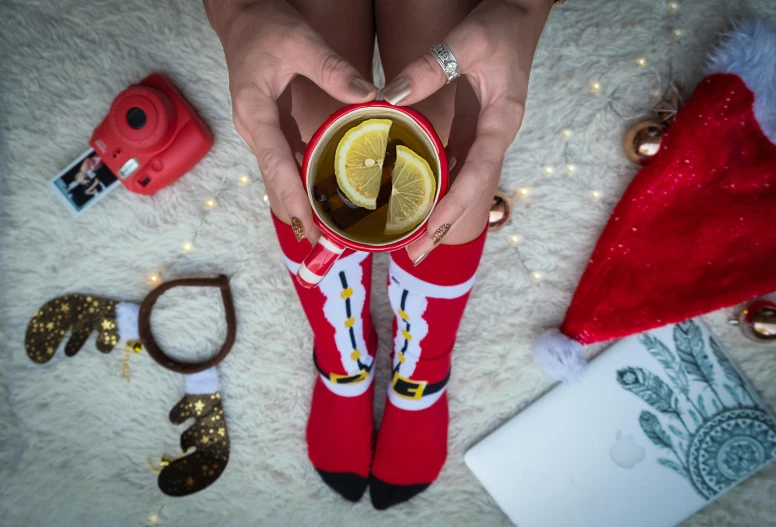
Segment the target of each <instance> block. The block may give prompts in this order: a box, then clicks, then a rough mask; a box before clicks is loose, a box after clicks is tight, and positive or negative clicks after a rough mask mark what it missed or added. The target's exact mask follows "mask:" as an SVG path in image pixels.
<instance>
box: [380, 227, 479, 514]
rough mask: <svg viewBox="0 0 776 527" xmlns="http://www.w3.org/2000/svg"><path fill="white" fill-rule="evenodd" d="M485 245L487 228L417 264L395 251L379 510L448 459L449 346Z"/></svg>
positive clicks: (422, 485)
mask: <svg viewBox="0 0 776 527" xmlns="http://www.w3.org/2000/svg"><path fill="white" fill-rule="evenodd" d="M484 244H485V232H483V233H482V235H481V236H480V237H479V238H477V239H476V240H474V241H472V242H470V243H467V244H464V245H442V246H439V247H437V248H436V249H434V250H433V251H432V252H431V254H429V255H428V257H427V258H426V259H425V260H424V261H423V262H422V263H420V264H419V265H418V266H417V267H413V265H412V262H411V261H410V259H409V258H408V257H407V253H406V251H396V252H395V253H392V254H391V264H390V270H389V273H388V296H389V298H390V301H391V306H392V308H393V311H394V314H395V318H394V324H393V326H394V335H395V338H394V351H393V376H392V380H391V385H390V386H389V387H388V401H387V402H386V405H385V414H384V415H383V421H382V425H381V426H380V431H379V434H378V437H377V445H376V448H375V456H374V460H373V462H372V474H371V476H370V481H369V487H370V494H371V496H372V504H373V505H374V506H375V508H377V509H386V508H388V507H390V506H391V505H395V504H397V503H401V502H403V501H407V500H409V499H410V498H412V497H413V496H415V495H416V494H418V493H419V492H422V491H423V490H425V489H426V488H427V487H428V486H429V485H430V484H431V483H432V482H433V481H434V480H435V479H436V477H437V476H438V475H439V471H440V470H441V469H442V465H444V462H445V458H446V457H447V425H448V410H447V395H446V393H445V390H446V388H447V381H448V379H449V378H450V353H451V352H452V350H453V344H454V343H455V334H456V332H457V331H458V326H459V324H460V322H461V317H462V316H463V312H464V309H465V308H466V302H467V301H468V299H469V292H470V291H471V288H472V286H473V285H474V275H475V272H476V270H477V265H478V264H479V261H480V256H482V249H483V246H484Z"/></svg>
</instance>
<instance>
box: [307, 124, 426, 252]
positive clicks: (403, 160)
mask: <svg viewBox="0 0 776 527" xmlns="http://www.w3.org/2000/svg"><path fill="white" fill-rule="evenodd" d="M380 117H382V116H380ZM386 117H389V119H385V118H383V119H379V120H378V119H375V116H374V115H365V116H362V117H360V118H356V119H354V120H352V121H350V122H348V123H346V124H345V125H344V126H342V127H341V128H339V129H338V130H337V131H336V133H333V134H332V135H331V136H330V137H328V138H326V142H325V144H321V145H319V148H320V153H319V154H318V156H317V159H316V160H315V162H314V164H313V165H312V166H310V167H309V169H311V170H313V171H314V174H313V177H312V178H311V180H312V189H311V195H312V203H313V206H314V207H315V208H316V211H317V213H318V214H319V216H320V217H321V219H323V220H324V221H326V222H327V223H328V224H329V225H330V226H331V227H333V228H335V229H336V230H338V231H340V232H341V233H342V234H343V235H344V236H346V237H347V238H349V239H352V240H355V241H359V242H362V243H368V244H370V245H386V244H390V243H392V242H395V241H397V240H400V239H402V238H405V237H407V236H408V235H410V234H412V232H414V231H415V230H416V229H417V227H418V226H419V225H420V224H422V221H423V219H425V217H426V216H427V215H428V212H429V211H430V209H431V206H432V205H433V201H434V199H435V194H436V189H437V187H438V185H439V173H438V162H437V160H436V159H435V157H434V156H433V155H432V154H431V150H430V145H429V144H428V140H427V139H425V140H424V138H423V136H422V135H421V134H420V133H418V132H417V131H416V130H414V129H413V128H412V127H411V125H410V124H409V123H407V122H405V121H404V120H402V119H390V117H392V116H386ZM372 123H375V125H374V126H372ZM361 125H365V126H367V127H370V126H371V127H372V128H374V129H375V130H376V132H375V133H376V134H377V133H382V135H381V136H379V137H375V138H370V139H373V142H377V143H378V145H377V146H378V148H377V149H378V150H379V149H380V148H379V147H380V146H382V147H383V148H384V154H381V153H378V154H369V155H367V154H364V155H363V156H362V157H363V162H361V158H359V162H360V164H361V163H362V164H363V168H364V169H365V170H366V169H369V172H371V174H372V175H373V176H374V180H373V181H372V183H373V188H372V194H371V200H370V199H355V198H361V197H362V196H360V195H356V196H354V195H353V193H354V192H356V190H355V189H354V188H349V187H347V186H346V188H345V189H343V188H342V187H343V185H342V184H338V178H342V177H344V176H343V174H342V167H343V166H344V165H343V164H342V163H340V172H339V173H337V174H336V175H335V171H336V170H335V162H336V161H337V151H338V146H339V145H340V143H341V142H342V141H343V138H345V142H346V143H348V145H350V143H353V140H352V139H350V138H346V134H348V133H349V132H350V131H352V130H354V129H356V128H364V127H363V126H361ZM388 127H389V131H388V136H387V143H383V144H382V145H379V140H380V139H382V140H385V134H384V132H383V131H384V130H385V129H386V128H388ZM349 135H353V134H352V133H351V134H349ZM361 135H365V134H363V133H362V134H361ZM367 146H372V147H374V146H375V145H374V144H369V145H367ZM353 148H354V149H357V148H358V147H357V146H354V147H353ZM360 151H369V152H374V151H375V148H371V149H370V148H365V147H361V150H360ZM360 151H357V152H356V154H358V153H359V152H360ZM397 151H398V157H399V162H398V163H397ZM381 155H382V158H380V156H381ZM373 158H376V159H373ZM357 168H362V167H361V166H359V167H357ZM395 170H396V172H395V173H394V171H395ZM416 171H419V172H422V173H425V174H427V175H429V177H430V178H433V181H430V183H431V184H430V185H429V184H426V185H425V186H423V184H422V182H416V181H415V180H414V179H413V178H414V173H415V172H416ZM394 176H395V177H394ZM377 177H379V190H378V185H377V180H376V178H377ZM340 183H343V181H342V179H340ZM345 185H347V183H346V182H345ZM410 185H412V188H411V189H409V190H406V191H404V192H403V189H408V188H409V187H410ZM416 187H417V188H419V189H421V191H423V192H426V193H430V195H429V196H425V199H421V198H422V196H421V198H419V197H418V191H416ZM349 195H350V196H351V197H353V198H354V199H349V197H348V196H349ZM392 196H393V200H394V201H392ZM407 198H409V200H408V199H407ZM419 199H420V200H421V201H423V203H427V204H426V205H425V206H424V208H423V209H422V210H420V211H419V213H420V214H421V217H418V218H415V219H414V220H409V221H408V222H405V223H404V226H402V225H398V226H397V225H396V224H391V222H392V221H395V220H396V217H398V216H399V215H398V214H397V212H396V211H397V210H399V209H400V207H401V206H406V203H408V202H409V201H412V200H415V201H417V200H419ZM354 201H357V202H358V205H357V204H355V203H353V202H354ZM389 203H392V205H391V206H392V207H393V209H392V211H393V212H392V214H391V215H390V217H389ZM359 205H361V206H359ZM389 220H390V221H389Z"/></svg>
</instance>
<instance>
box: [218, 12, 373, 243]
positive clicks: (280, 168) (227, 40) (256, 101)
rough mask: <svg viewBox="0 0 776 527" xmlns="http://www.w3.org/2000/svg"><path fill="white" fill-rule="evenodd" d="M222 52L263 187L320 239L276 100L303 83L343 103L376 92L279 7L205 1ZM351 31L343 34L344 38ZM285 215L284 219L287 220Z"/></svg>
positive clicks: (240, 126) (236, 114) (238, 119)
mask: <svg viewBox="0 0 776 527" xmlns="http://www.w3.org/2000/svg"><path fill="white" fill-rule="evenodd" d="M204 3H205V11H206V12H207V16H208V19H209V20H210V24H211V25H212V26H213V29H215V31H216V33H217V34H218V37H219V39H220V40H221V44H222V45H223V47H224V55H225V56H226V65H227V68H228V70H229V91H230V92H231V95H232V114H233V118H234V124H235V127H236V128H237V132H238V133H239V134H240V135H241V136H242V138H243V139H244V140H245V141H246V142H247V143H248V145H249V146H250V147H251V149H252V150H253V153H254V154H255V155H256V158H257V159H258V161H259V168H260V169H261V174H262V176H263V178H264V182H265V185H266V186H267V188H268V190H269V191H270V192H273V193H274V194H275V196H277V198H278V201H279V202H280V206H282V207H283V209H284V210H283V211H276V212H277V213H278V214H279V215H280V216H281V219H284V218H282V216H285V219H292V223H296V222H294V221H293V218H296V219H298V220H299V221H301V223H302V226H303V229H304V233H305V236H308V237H310V236H311V235H312V237H315V226H314V223H313V219H312V211H311V210H310V205H309V201H308V199H307V194H306V193H305V191H304V187H303V186H302V181H301V178H300V177H299V170H298V168H297V164H296V162H295V160H294V152H292V150H291V148H290V146H289V144H288V141H287V140H286V138H285V136H284V135H283V132H282V131H281V128H280V117H279V112H278V107H277V103H276V101H277V99H278V97H280V95H281V94H282V93H283V91H284V90H285V89H286V87H287V86H288V84H289V83H290V82H291V80H292V79H293V78H294V77H295V76H296V75H303V76H305V77H307V78H308V79H310V80H311V81H313V82H314V83H315V84H317V85H318V86H319V87H320V88H321V89H323V90H324V91H326V92H327V93H328V94H329V95H331V96H332V97H334V98H335V99H337V100H339V101H341V102H343V103H359V102H366V101H370V100H372V99H374V97H375V95H376V94H377V88H375V86H374V85H373V84H372V83H370V82H368V81H366V80H365V79H363V78H362V77H361V75H359V73H358V72H357V71H356V69H355V68H354V67H353V66H351V65H350V64H349V63H348V62H347V61H345V60H344V59H343V58H342V57H340V56H339V55H337V54H336V53H335V52H334V51H332V50H331V48H330V47H329V46H328V45H327V44H326V42H324V41H323V39H322V38H321V37H320V36H319V35H318V34H317V33H316V32H315V31H313V30H312V29H311V28H310V27H309V26H308V24H307V23H306V22H305V20H304V19H303V18H302V17H301V15H300V14H299V13H298V12H297V11H296V10H295V9H294V8H293V7H292V6H290V5H289V4H288V3H286V2H284V1H281V0H253V1H246V0H204ZM346 30H347V28H343V31H346ZM283 213H285V214H283Z"/></svg>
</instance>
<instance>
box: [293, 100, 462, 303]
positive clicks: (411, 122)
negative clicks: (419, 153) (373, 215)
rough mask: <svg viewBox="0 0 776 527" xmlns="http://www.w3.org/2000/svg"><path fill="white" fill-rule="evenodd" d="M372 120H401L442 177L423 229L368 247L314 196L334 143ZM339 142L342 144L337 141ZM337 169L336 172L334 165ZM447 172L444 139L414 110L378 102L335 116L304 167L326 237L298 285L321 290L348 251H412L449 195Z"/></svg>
mask: <svg viewBox="0 0 776 527" xmlns="http://www.w3.org/2000/svg"><path fill="white" fill-rule="evenodd" d="M366 119H391V120H392V121H394V122H395V123H396V122H399V123H402V124H403V125H405V127H406V128H408V129H409V131H410V133H411V134H412V135H413V136H414V137H415V138H416V139H417V140H419V141H420V143H421V144H422V145H423V146H424V147H425V149H426V150H427V151H428V152H429V153H430V157H431V158H430V159H427V161H428V162H429V165H430V166H431V170H432V172H434V174H435V175H436V176H437V190H436V195H435V196H434V203H433V204H432V206H431V209H430V210H429V213H428V215H426V218H425V219H424V220H423V221H422V222H421V223H420V225H418V226H417V227H415V228H414V229H412V230H411V231H409V232H407V233H406V234H403V235H402V236H401V237H399V238H398V239H393V240H390V241H387V242H385V243H368V242H364V241H359V240H357V239H354V238H353V237H352V236H351V235H348V234H347V233H346V232H345V231H343V230H341V229H339V228H337V227H336V226H335V225H334V224H333V222H332V221H331V220H330V219H329V218H328V217H327V214H326V213H325V212H324V211H323V210H322V208H321V206H320V205H319V204H318V203H317V202H316V200H315V199H314V197H313V184H314V182H315V179H316V176H317V175H318V174H317V168H318V164H319V161H320V158H321V157H322V156H323V155H324V154H325V153H326V152H329V153H330V152H331V151H332V147H333V148H334V149H336V144H332V143H333V140H334V138H335V136H337V135H338V134H339V136H340V137H342V134H344V132H345V131H347V130H348V129H350V128H352V127H353V126H356V125H357V124H359V123H361V122H362V121H364V120H366ZM337 141H339V140H338V139H337ZM327 147H328V149H327ZM331 171H332V172H333V171H334V166H333V163H332V167H331ZM447 171H448V168H447V156H446V155H445V149H444V146H443V145H442V141H440V139H439V136H437V134H436V132H435V131H434V127H433V126H431V123H429V122H428V119H426V118H425V117H423V116H422V115H421V114H419V113H418V112H416V111H414V110H411V109H410V108H405V107H403V106H393V105H390V104H388V103H385V102H378V101H375V102H370V103H366V104H356V105H353V106H347V107H345V108H342V109H341V110H339V111H337V112H335V113H334V114H332V115H331V117H329V118H328V119H327V120H326V122H325V123H323V124H322V125H321V127H320V128H318V130H317V131H316V132H315V134H314V135H313V137H312V139H310V142H309V143H308V145H307V151H306V152H305V156H304V162H303V164H302V182H303V183H304V187H305V190H306V191H307V199H309V200H310V206H311V207H312V209H313V218H314V220H315V224H316V225H317V226H318V228H319V229H321V232H322V234H321V238H320V239H319V240H318V243H317V244H316V245H315V246H314V247H313V248H312V249H311V250H310V253H309V254H308V255H307V257H305V259H304V261H303V262H302V264H301V265H300V266H299V270H298V271H297V273H296V279H297V281H298V282H299V283H300V284H301V285H302V286H303V287H307V288H313V287H315V286H317V285H318V283H319V282H320V281H321V280H322V279H323V277H324V276H326V273H328V272H329V270H330V269H331V268H332V266H333V265H334V262H336V261H337V259H338V258H339V257H340V255H341V254H342V253H343V252H345V250H346V249H352V250H354V251H365V252H391V251H395V250H397V249H401V248H403V247H406V246H407V245H409V244H410V243H412V242H414V241H415V240H417V239H418V238H420V237H421V236H423V235H424V234H425V233H426V222H427V221H428V217H429V216H430V215H431V211H433V210H434V207H435V206H436V204H437V203H439V200H440V199H442V197H443V196H444V195H445V193H446V192H447V185H448V173H447Z"/></svg>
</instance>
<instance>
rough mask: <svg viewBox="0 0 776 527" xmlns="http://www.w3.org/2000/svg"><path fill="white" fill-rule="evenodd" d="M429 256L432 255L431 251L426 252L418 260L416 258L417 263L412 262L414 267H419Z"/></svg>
mask: <svg viewBox="0 0 776 527" xmlns="http://www.w3.org/2000/svg"><path fill="white" fill-rule="evenodd" d="M429 254H431V251H426V252H424V253H423V254H421V255H420V256H418V257H417V258H415V261H414V262H412V265H413V266H414V267H417V266H418V264H419V263H420V262H422V261H423V260H425V259H426V256H428V255H429Z"/></svg>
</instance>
